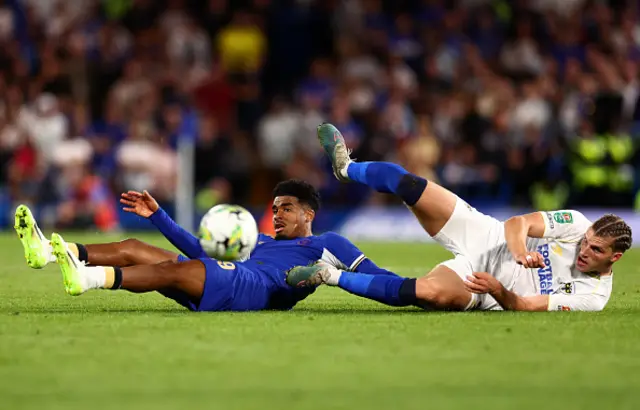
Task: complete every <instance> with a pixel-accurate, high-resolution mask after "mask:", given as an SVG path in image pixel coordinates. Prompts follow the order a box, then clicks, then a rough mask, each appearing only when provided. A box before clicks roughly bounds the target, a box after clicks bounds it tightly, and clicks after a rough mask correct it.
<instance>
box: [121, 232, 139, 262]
mask: <svg viewBox="0 0 640 410" xmlns="http://www.w3.org/2000/svg"><path fill="white" fill-rule="evenodd" d="M118 244H119V246H118V252H119V253H120V256H121V257H122V259H123V260H125V261H126V262H127V264H129V265H135V262H136V255H139V254H140V252H141V251H142V248H143V247H144V245H145V243H144V242H142V241H140V240H138V239H135V238H128V239H124V240H122V241H120V242H119V243H118Z"/></svg>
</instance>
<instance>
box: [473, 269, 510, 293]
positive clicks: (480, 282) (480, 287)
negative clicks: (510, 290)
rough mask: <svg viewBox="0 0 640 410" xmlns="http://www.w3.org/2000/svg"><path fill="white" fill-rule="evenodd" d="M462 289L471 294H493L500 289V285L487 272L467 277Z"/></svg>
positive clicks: (475, 273)
mask: <svg viewBox="0 0 640 410" xmlns="http://www.w3.org/2000/svg"><path fill="white" fill-rule="evenodd" d="M464 287H465V289H466V290H467V291H468V292H471V293H479V294H482V293H489V294H495V293H498V292H499V291H500V290H501V289H502V284H501V283H500V281H499V280H498V279H496V278H494V277H493V276H491V275H490V274H488V273H487V272H474V273H473V275H472V276H467V280H466V281H464Z"/></svg>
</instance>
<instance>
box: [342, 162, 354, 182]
mask: <svg viewBox="0 0 640 410" xmlns="http://www.w3.org/2000/svg"><path fill="white" fill-rule="evenodd" d="M352 162H353V161H349V162H348V163H347V166H346V167H344V168H342V169H341V170H339V171H338V173H339V174H340V176H341V177H342V178H347V179H348V178H349V173H348V172H347V170H348V169H349V165H351V163H352Z"/></svg>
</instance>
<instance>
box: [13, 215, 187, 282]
mask: <svg viewBox="0 0 640 410" xmlns="http://www.w3.org/2000/svg"><path fill="white" fill-rule="evenodd" d="M14 228H15V230H16V233H17V234H18V238H19V239H20V242H21V243H22V247H23V249H24V255H25V259H26V260H27V264H28V265H29V266H31V267H32V268H35V269H41V268H43V267H45V266H46V265H47V264H48V263H50V262H55V261H56V258H55V256H54V255H53V253H52V251H51V243H50V242H49V240H48V239H47V238H46V237H45V236H44V234H43V233H42V231H41V230H40V228H39V227H38V223H37V221H36V220H35V218H34V216H33V213H32V212H31V210H30V209H29V208H28V207H27V206H26V205H20V206H18V208H17V209H16V212H15V225H14ZM68 246H69V249H70V250H71V251H72V252H73V253H74V254H75V256H76V257H77V258H79V259H80V260H81V261H82V262H85V263H88V264H91V265H106V266H132V265H149V264H154V263H160V262H165V261H176V260H178V254H177V253H175V252H171V251H168V250H166V249H162V248H158V247H156V246H153V245H149V244H147V243H144V242H142V241H139V240H137V239H126V240H124V241H120V242H113V243H104V244H91V245H82V244H79V243H69V244H68Z"/></svg>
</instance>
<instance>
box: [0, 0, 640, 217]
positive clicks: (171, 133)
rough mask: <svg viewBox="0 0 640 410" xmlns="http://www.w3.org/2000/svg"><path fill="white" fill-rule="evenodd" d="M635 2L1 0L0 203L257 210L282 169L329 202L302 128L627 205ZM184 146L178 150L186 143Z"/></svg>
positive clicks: (416, 159) (517, 190)
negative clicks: (187, 203)
mask: <svg viewBox="0 0 640 410" xmlns="http://www.w3.org/2000/svg"><path fill="white" fill-rule="evenodd" d="M638 12H639V10H638V2H637V1H631V0H628V1H623V0H610V1H599V0H598V1H593V0H561V1H558V0H513V1H509V0H459V1H447V0H405V1H403V0H393V1H384V0H343V1H339V0H164V1H162V0H0V161H1V163H0V171H1V172H2V178H1V179H0V181H1V183H2V186H1V188H2V192H1V197H2V198H1V200H2V201H5V202H8V203H10V204H15V203H17V202H28V203H37V204H38V205H39V206H40V207H41V208H42V209H43V218H44V220H45V221H46V222H48V223H49V224H51V225H57V226H61V227H83V226H97V227H99V228H100V229H104V230H109V229H112V228H115V227H117V224H118V222H117V207H116V198H117V193H118V192H120V191H123V190H129V189H133V190H143V189H147V190H149V191H150V192H152V194H154V195H155V196H156V197H157V199H158V200H159V201H161V202H162V203H171V202H172V201H173V200H174V199H175V198H174V197H175V195H176V184H177V183H178V182H177V175H178V172H179V170H180V169H184V168H185V167H191V166H193V168H194V179H195V181H194V183H195V188H196V196H195V198H196V205H197V207H198V208H199V209H206V208H208V207H209V206H211V205H213V204H215V203H217V202H236V203H243V204H248V205H258V206H261V205H264V204H265V203H266V202H267V201H268V199H269V193H270V190H271V188H272V186H273V185H274V184H275V182H277V181H278V180H280V179H282V178H291V177H294V178H302V179H306V180H308V181H309V182H312V183H314V184H315V185H316V186H318V187H319V188H320V189H321V192H322V195H323V200H324V203H325V204H328V205H335V206H347V205H348V206H354V205H359V204H363V203H371V202H374V203H386V202H389V201H392V199H390V198H388V197H386V196H379V195H374V194H372V193H371V192H370V191H369V190H367V189H363V188H362V187H359V186H355V185H342V184H339V183H337V182H336V181H335V180H334V178H332V175H331V168H330V164H329V163H328V161H327V160H326V158H324V156H323V155H322V152H321V150H320V148H319V146H318V144H317V143H316V140H315V127H316V126H317V125H318V124H320V123H321V122H322V121H331V122H332V123H334V124H335V125H336V126H337V127H338V128H339V129H341V130H342V132H343V134H344V136H345V138H346V140H347V142H348V144H349V145H350V147H352V148H353V149H354V155H353V156H354V157H355V158H361V159H366V160H389V161H393V162H397V163H400V164H402V165H404V166H405V167H406V168H408V169H409V170H410V171H412V172H414V173H417V174H419V175H421V176H424V177H426V178H429V179H432V180H435V181H438V182H439V183H441V184H443V185H444V186H447V187H448V188H450V189H452V190H453V191H455V192H456V193H458V194H460V195H462V196H463V197H465V198H466V199H468V200H469V201H470V202H472V203H478V204H481V203H486V204H491V205H516V206H533V207H536V208H541V209H545V208H546V209H549V208H562V207H565V206H615V207H629V208H630V207H634V206H636V202H637V200H636V197H637V192H638V181H639V180H640V178H638V177H639V175H638V171H639V170H640V166H638V165H639V163H638V156H637V155H636V152H637V150H636V146H637V144H636V136H637V134H638V132H639V131H640V127H639V126H638V124H640V122H639V121H640V105H639V104H638V101H639V97H640V88H639V83H638V73H639V71H638V64H639V62H640V24H639V21H640V20H639V19H638V17H639V15H638ZM193 145H195V151H194V152H193V153H192V154H191V151H190V149H189V147H190V146H193Z"/></svg>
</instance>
